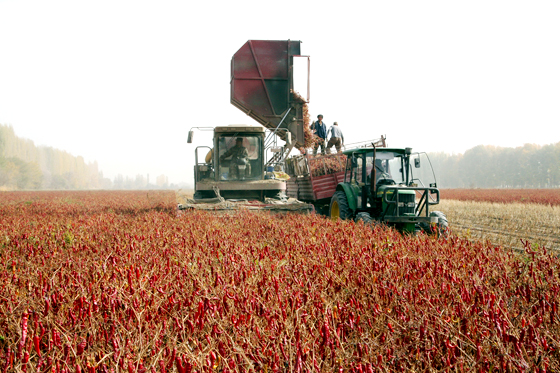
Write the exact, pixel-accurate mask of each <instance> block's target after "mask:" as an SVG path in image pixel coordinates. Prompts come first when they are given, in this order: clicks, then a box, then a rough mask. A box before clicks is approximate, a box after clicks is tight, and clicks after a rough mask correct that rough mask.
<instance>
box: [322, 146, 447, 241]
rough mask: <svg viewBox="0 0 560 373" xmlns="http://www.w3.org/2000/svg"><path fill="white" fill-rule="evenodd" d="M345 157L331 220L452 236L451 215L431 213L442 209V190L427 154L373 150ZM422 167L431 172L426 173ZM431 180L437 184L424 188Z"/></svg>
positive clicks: (362, 149) (407, 231) (347, 151)
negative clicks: (450, 231) (440, 194)
mask: <svg viewBox="0 0 560 373" xmlns="http://www.w3.org/2000/svg"><path fill="white" fill-rule="evenodd" d="M344 154H345V155H346V156H347V163H346V170H345V175H344V182H341V183H339V184H338V185H337V187H336V191H335V193H334V194H333V196H332V198H331V203H330V217H331V219H333V220H337V219H353V220H356V221H360V220H361V221H364V223H383V224H386V225H388V226H392V227H395V228H396V229H398V230H399V231H401V232H406V233H412V234H414V233H416V232H418V231H425V232H426V233H429V234H431V233H435V234H437V235H438V236H439V235H441V234H443V233H445V232H446V231H447V227H448V223H447V218H446V217H445V215H444V214H443V213H442V212H440V211H431V206H433V205H437V204H438V203H439V190H438V188H437V184H436V182H435V174H434V172H433V169H432V167H431V163H430V162H429V158H428V157H427V154H426V153H412V149H411V148H405V149H398V148H377V147H367V148H357V149H351V150H346V151H344ZM422 158H424V160H422ZM422 163H427V164H428V166H427V167H424V168H422V167H421V165H422ZM426 178H429V179H430V181H433V182H431V183H429V184H428V185H427V186H426V185H424V184H423V183H422V179H424V180H426Z"/></svg>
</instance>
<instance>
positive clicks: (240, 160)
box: [220, 137, 251, 179]
mask: <svg viewBox="0 0 560 373" xmlns="http://www.w3.org/2000/svg"><path fill="white" fill-rule="evenodd" d="M230 156H231V160H230V162H229V174H228V178H229V179H235V178H239V179H244V178H245V176H249V175H251V163H250V162H249V152H248V151H247V148H246V147H244V146H243V138H242V137H238V138H237V139H236V140H235V146H233V147H231V148H229V149H228V150H227V151H226V152H225V153H224V154H222V155H221V156H220V161H223V160H225V159H226V158H227V157H230Z"/></svg>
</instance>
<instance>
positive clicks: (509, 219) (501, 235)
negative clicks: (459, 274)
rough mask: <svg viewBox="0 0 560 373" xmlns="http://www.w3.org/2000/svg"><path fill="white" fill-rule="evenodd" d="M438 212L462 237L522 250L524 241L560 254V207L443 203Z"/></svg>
mask: <svg viewBox="0 0 560 373" xmlns="http://www.w3.org/2000/svg"><path fill="white" fill-rule="evenodd" d="M437 210H441V211H443V212H444V213H445V214H446V215H447V218H448V220H449V226H450V229H451V231H452V232H453V233H454V234H456V235H458V236H461V237H466V238H468V239H473V240H483V241H486V240H488V241H490V242H492V243H493V244H495V245H501V246H504V247H507V248H511V249H514V250H523V249H524V244H523V242H522V240H523V241H527V240H528V241H529V242H530V243H531V245H532V246H533V247H534V246H536V245H538V246H541V247H543V246H544V247H546V248H547V249H550V250H554V251H556V252H558V253H559V254H560V206H546V205H539V204H531V203H507V204H506V203H492V202H472V201H457V200H448V199H447V200H442V201H441V202H440V204H439V206H438V207H437Z"/></svg>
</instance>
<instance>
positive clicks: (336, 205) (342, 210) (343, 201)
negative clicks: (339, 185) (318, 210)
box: [329, 190, 352, 221]
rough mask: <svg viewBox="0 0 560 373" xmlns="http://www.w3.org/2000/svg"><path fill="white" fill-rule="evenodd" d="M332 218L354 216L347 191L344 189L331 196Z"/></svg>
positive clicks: (344, 218) (334, 219)
mask: <svg viewBox="0 0 560 373" xmlns="http://www.w3.org/2000/svg"><path fill="white" fill-rule="evenodd" d="M329 211H330V216H331V220H333V221H336V220H338V219H343V220H346V219H350V218H351V217H352V212H351V211H350V207H348V199H347V198H346V193H344V192H343V191H340V190H339V191H338V192H335V193H334V194H333V196H332V198H331V207H330V210H329Z"/></svg>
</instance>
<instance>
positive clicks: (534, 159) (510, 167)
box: [428, 142, 560, 188]
mask: <svg viewBox="0 0 560 373" xmlns="http://www.w3.org/2000/svg"><path fill="white" fill-rule="evenodd" d="M428 155H429V158H430V161H431V163H432V165H433V168H434V171H435V174H436V177H437V181H438V186H439V187H440V188H559V187H560V142H557V143H555V144H550V145H535V144H525V145H524V146H521V147H516V148H503V147H497V146H490V145H478V146H476V147H474V148H471V149H469V150H467V151H465V153H464V154H453V155H450V154H447V153H429V154H428Z"/></svg>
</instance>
